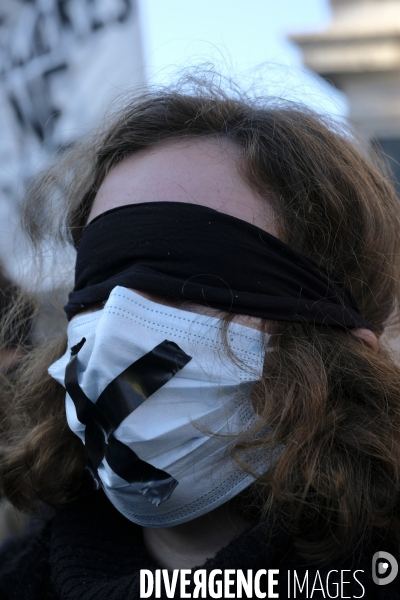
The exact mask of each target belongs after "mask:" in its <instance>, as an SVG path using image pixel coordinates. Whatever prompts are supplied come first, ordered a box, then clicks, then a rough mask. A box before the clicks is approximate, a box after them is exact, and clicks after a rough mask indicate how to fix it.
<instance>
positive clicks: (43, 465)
mask: <svg viewBox="0 0 400 600" xmlns="http://www.w3.org/2000/svg"><path fill="white" fill-rule="evenodd" d="M193 136H196V137H197V136H201V137H203V138H209V137H212V138H216V139H228V140H230V141H231V142H233V143H234V144H236V146H237V147H238V148H239V151H240V159H239V165H238V168H239V171H240V174H241V176H242V177H243V179H244V180H245V181H246V182H247V184H248V185H249V186H250V187H251V188H252V189H253V190H255V191H256V192H257V193H258V194H259V195H261V196H262V197H263V198H265V200H266V201H268V202H269V203H271V204H272V206H273V208H274V210H275V212H276V214H277V215H278V221H279V226H280V235H281V237H282V239H283V240H284V241H285V242H286V243H287V244H289V245H290V246H292V247H293V248H295V249H296V250H297V251H299V252H302V253H303V254H305V255H306V256H308V257H310V258H311V259H313V260H314V261H316V262H317V263H318V264H320V265H323V266H324V267H325V268H327V269H329V270H330V271H331V272H332V273H334V274H335V278H336V279H337V280H342V281H343V282H344V283H345V285H346V286H347V287H348V288H349V290H350V291H351V293H352V294H353V296H354V298H355V300H356V302H357V304H358V307H359V309H360V312H361V314H362V315H363V317H365V319H366V320H367V321H368V322H369V323H370V324H371V326H372V330H373V331H374V333H375V334H376V335H377V336H378V337H381V336H382V333H383V332H384V329H385V327H387V326H388V325H389V324H393V323H394V318H395V314H396V309H397V299H398V297H399V277H398V273H399V260H400V240H399V235H398V233H399V231H400V206H399V202H398V199H397V197H396V195H395V192H394V189H393V187H392V185H391V183H390V181H389V178H388V176H387V174H385V172H384V170H383V168H382V167H381V166H380V165H379V161H378V159H377V158H376V157H374V156H372V153H369V154H368V152H366V151H364V150H363V149H362V147H360V146H359V144H358V142H356V141H355V139H354V137H353V138H352V137H351V135H350V134H349V132H348V131H344V126H343V124H340V125H338V124H337V123H336V124H335V123H334V122H331V121H330V120H329V119H327V118H324V117H322V116H320V115H317V114H315V113H314V112H312V111H311V110H309V109H307V108H306V107H304V106H300V105H295V104H293V103H289V102H283V101H277V100H273V99H268V98H267V99H256V100H254V99H251V98H249V97H246V96H245V95H240V94H239V93H238V92H235V91H233V92H229V93H228V92H224V91H223V90H222V89H221V87H220V86H218V85H215V84H209V85H206V84H199V85H197V86H196V85H194V84H193V82H192V88H191V89H186V88H184V87H175V88H173V89H172V88H169V89H166V90H161V91H156V92H152V91H150V92H146V93H144V94H143V95H141V96H138V97H136V98H133V99H129V101H128V102H127V103H126V104H125V105H124V106H123V107H122V108H119V109H118V111H117V113H116V114H114V115H113V116H112V117H110V119H109V121H108V122H105V123H104V127H103V129H102V131H100V132H97V133H96V135H95V136H94V137H91V138H89V139H87V140H86V141H84V142H82V143H81V144H79V145H77V146H76V147H74V148H72V149H71V150H69V151H68V152H66V153H65V154H64V155H63V156H62V157H61V158H60V160H59V161H58V162H57V164H55V165H54V166H53V167H52V168H51V169H50V170H48V171H47V172H46V173H45V174H43V175H42V176H41V177H40V178H39V179H38V180H37V181H36V182H35V183H34V184H33V185H32V187H31V189H30V191H29V193H28V195H27V198H26V200H25V203H24V206H23V224H24V227H25V230H26V231H27V232H28V234H29V236H30V238H31V240H32V241H33V243H34V244H39V243H40V242H41V241H42V240H43V239H45V238H46V239H48V238H49V237H51V238H52V239H54V240H57V241H61V242H63V243H65V242H67V243H70V244H71V243H72V242H74V241H75V242H76V241H77V240H78V239H79V236H80V233H81V231H82V228H83V227H84V225H85V222H86V219H87V216H88V214H89V211H90V208H91V205H92V202H93V199H94V197H95V195H96V191H97V190H98V188H99V186H100V184H101V182H102V181H103V180H104V177H105V176H106V174H107V173H108V172H109V170H110V169H112V168H113V167H114V166H115V165H116V164H118V163H119V162H120V161H122V160H123V159H124V158H126V157H128V156H130V155H132V154H134V153H135V152H137V151H138V150H141V149H144V148H148V147H150V146H153V145H155V144H158V143H159V142H160V141H162V140H170V139H173V138H183V137H188V138H190V137H193ZM60 198H61V199H62V200H60ZM15 310H16V309H15ZM13 318H14V317H13ZM271 327H272V334H273V335H272V344H273V346H274V350H275V351H274V352H268V353H266V358H265V366H264V375H263V378H262V380H261V382H260V383H259V385H258V386H257V390H256V395H257V409H258V412H259V413H260V414H261V416H262V418H263V423H267V424H268V430H266V429H265V427H263V428H261V426H260V430H259V432H258V434H257V435H255V437H254V435H253V437H252V439H251V440H249V439H241V438H239V439H238V440H237V444H236V447H235V451H234V457H235V460H237V462H238V463H239V464H243V452H248V451H249V450H251V451H255V449H258V450H263V449H265V448H268V449H271V448H278V447H279V448H280V449H281V450H280V454H279V458H278V460H277V463H276V464H275V466H274V467H273V468H271V469H270V470H268V471H267V472H266V473H265V474H257V481H258V484H257V486H256V488H257V489H258V492H259V494H260V495H259V496H258V498H260V497H261V499H262V508H263V512H264V514H265V516H267V515H271V514H274V513H276V514H278V513H279V515H284V516H285V518H286V519H287V521H288V523H290V528H291V531H292V533H293V536H294V540H295V544H296V545H297V547H298V549H299V551H300V552H301V553H302V554H303V555H304V556H305V557H307V558H308V559H310V560H311V559H312V560H317V561H325V560H328V559H332V558H335V557H338V556H340V555H342V554H344V553H347V552H349V551H350V550H351V549H353V548H354V547H355V546H356V545H357V544H358V543H360V542H362V541H363V540H367V539H369V538H370V536H371V535H372V534H373V533H374V531H378V530H379V531H380V532H382V531H383V532H388V534H390V535H392V536H393V537H394V539H395V540H397V541H398V540H400V519H399V515H398V506H399V482H400V368H399V367H398V365H397V364H396V362H395V361H394V359H393V356H392V354H391V352H390V350H389V349H388V348H385V344H384V343H383V341H382V342H381V344H380V349H379V351H378V352H374V351H373V350H372V349H371V348H370V347H368V345H366V344H364V343H363V342H362V341H360V340H359V339H357V338H356V337H355V336H354V335H352V334H351V332H350V331H348V330H346V329H344V328H340V327H328V326H323V325H312V324H295V323H283V322H274V323H272V324H271V323H270V322H269V323H268V331H269V332H270V333H271ZM4 335H7V334H6V333H5V334H4ZM65 348H66V341H65V332H62V336H61V335H60V339H59V340H56V341H55V342H46V344H41V345H39V346H38V347H37V348H35V349H31V350H30V352H29V353H28V356H27V357H26V358H25V359H24V361H23V364H22V365H21V366H20V368H19V370H18V372H17V374H16V376H15V380H14V382H13V385H12V386H11V387H9V388H7V389H10V390H11V391H10V397H9V398H8V406H9V407H10V409H9V410H8V411H7V415H6V416H5V418H4V422H5V424H6V428H7V440H6V443H5V444H4V446H3V451H2V459H1V464H0V481H1V485H2V492H3V494H4V495H6V496H7V497H8V498H9V499H10V500H11V501H12V502H13V503H14V504H15V505H16V506H18V507H20V508H22V509H25V510H27V509H33V508H34V507H35V505H36V503H37V501H38V500H42V501H44V502H46V503H48V504H51V505H55V506H56V505H60V504H63V503H65V502H67V501H69V500H70V499H71V498H72V497H73V496H74V494H75V493H76V489H77V488H78V487H79V484H80V481H81V480H82V473H83V470H84V465H85V462H86V456H85V449H84V446H83V445H82V444H81V442H80V441H79V440H78V438H77V437H75V436H74V435H73V434H72V433H71V431H70V430H69V429H68V427H67V424H66V418H65V408H64V397H65V391H64V389H63V388H62V387H61V386H60V385H59V384H57V383H56V382H55V381H54V380H52V379H51V378H50V376H49V375H48V374H47V368H48V366H49V364H50V363H51V362H53V361H54V360H56V359H57V358H58V357H59V356H60V355H61V354H62V353H63V352H64V351H65ZM315 523H318V535H314V534H313V531H312V529H313V527H312V526H313V524H315Z"/></svg>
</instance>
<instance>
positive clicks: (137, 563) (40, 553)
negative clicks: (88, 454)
mask: <svg viewBox="0 0 400 600" xmlns="http://www.w3.org/2000/svg"><path fill="white" fill-rule="evenodd" d="M376 550H386V551H388V547H387V546H386V547H380V548H374V549H373V550H371V551H369V552H366V551H365V552H358V553H357V556H356V555H353V556H352V558H349V559H347V560H344V561H342V562H339V561H336V563H335V565H332V564H331V565H326V566H324V567H315V566H312V565H305V564H304V563H303V562H302V561H301V560H300V558H299V557H298V556H297V554H296V552H295V550H294V548H293V546H292V544H291V541H290V537H289V536H288V535H287V534H286V533H285V532H284V531H283V530H279V529H277V530H276V531H275V533H274V535H273V537H272V538H270V539H269V541H268V542H266V536H265V533H264V534H263V533H262V531H261V529H260V528H254V529H251V530H249V531H247V532H245V533H244V534H242V535H241V536H239V537H237V538H236V539H234V540H233V541H232V542H231V543H230V544H228V546H226V547H225V548H223V549H222V550H221V551H220V552H219V553H218V554H217V555H216V556H215V557H214V558H211V559H209V560H207V561H206V562H205V564H204V565H202V566H201V568H203V569H206V570H207V571H208V572H209V571H211V570H213V569H221V570H224V569H242V570H243V571H244V572H245V573H246V572H247V569H253V572H255V571H257V570H259V569H279V577H278V581H279V585H278V588H274V591H275V592H276V591H279V598H284V599H287V598H289V597H290V598H292V597H296V598H329V597H336V598H341V597H343V598H344V597H349V598H360V597H362V598H368V599H371V600H373V599H375V598H376V599H379V600H388V599H390V600H400V574H399V575H398V577H397V578H396V580H395V581H394V582H393V583H392V584H389V585H385V586H383V585H379V586H378V585H376V584H374V583H373V582H372V579H371V559H372V555H373V553H374V552H375V551H376ZM392 551H393V549H392ZM397 558H398V559H399V557H398V556H397ZM399 562H400V561H399ZM157 568H159V566H158V565H157V564H156V563H155V562H154V560H153V559H152V558H150V556H149V555H148V554H147V552H146V550H145V547H144V545H143V541H142V537H141V529H140V527H137V526H136V525H134V524H132V523H130V522H129V521H127V520H126V519H125V518H124V517H122V516H121V515H120V514H119V513H118V512H117V511H116V510H115V509H114V508H113V506H112V505H111V504H110V503H109V502H108V500H107V499H106V498H105V497H103V494H102V493H101V492H97V493H96V494H95V495H94V494H89V495H86V496H84V497H81V498H80V499H79V500H78V501H76V502H74V503H71V504H70V505H68V506H66V507H65V508H63V509H62V510H58V511H57V512H56V514H55V516H54V517H53V518H52V519H51V520H50V521H48V522H47V523H46V524H45V526H44V527H43V528H42V530H41V531H40V532H39V533H36V534H33V535H30V536H28V537H25V538H24V539H15V540H10V541H8V542H7V543H6V544H4V545H3V547H2V548H0V600H136V599H138V598H140V584H139V572H140V569H150V570H152V571H155V569H157ZM332 569H334V570H337V571H338V572H339V573H337V572H336V571H335V572H334V573H332V574H331V575H330V581H331V588H330V590H329V591H330V596H329V595H328V593H327V591H326V585H325V584H326V581H327V575H328V573H329V571H331V570H332ZM345 569H348V570H349V571H345V572H344V575H343V576H342V579H344V581H350V583H345V584H344V587H343V592H341V591H340V587H339V588H337V587H334V586H333V583H334V582H335V581H339V582H340V571H341V570H345ZM356 569H360V571H359V572H358V573H357V579H358V581H359V582H360V583H357V582H356V581H355V579H354V578H353V577H352V573H353V572H354V571H355V570H356ZM294 570H296V573H297V576H298V578H299V580H300V581H303V579H304V574H305V570H308V582H309V583H308V592H306V589H305V588H304V589H303V592H300V591H299V589H297V592H296V596H294V595H293V591H292V592H291V594H290V595H289V593H288V583H287V578H288V572H289V577H290V576H293V571H294ZM317 571H318V573H317ZM362 571H364V572H362ZM264 579H265V578H264ZM328 579H329V578H328ZM319 581H321V582H322V585H323V590H321V584H320V583H319ZM361 584H362V585H361ZM313 585H314V588H315V589H314V592H313V593H312V587H313ZM363 588H364V590H365V591H363ZM190 589H193V587H192V588H191V587H190V586H189V587H188V588H187V589H186V591H187V592H188V593H190ZM234 589H235V587H233V588H231V591H232V590H234ZM338 589H339V595H335V594H337V593H338V592H337V590H338ZM161 591H162V594H161V598H167V596H166V594H165V591H164V588H163V587H162V588H161ZM310 594H312V595H310ZM152 597H155V595H153V596H152ZM174 597H175V598H180V592H179V586H177V591H176V594H175V596H174ZM208 597H210V596H207V598H208ZM267 597H268V596H267Z"/></svg>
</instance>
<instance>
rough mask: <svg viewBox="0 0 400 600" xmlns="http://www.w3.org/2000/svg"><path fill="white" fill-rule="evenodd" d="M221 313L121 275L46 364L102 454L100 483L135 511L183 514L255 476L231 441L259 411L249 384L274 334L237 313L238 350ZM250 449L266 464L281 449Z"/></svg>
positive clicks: (158, 519)
mask: <svg viewBox="0 0 400 600" xmlns="http://www.w3.org/2000/svg"><path fill="white" fill-rule="evenodd" d="M224 325H225V324H224V322H223V321H221V320H220V319H217V318H214V317H209V316H206V315H201V314H197V313H192V312H187V311H185V310H180V309H175V308H170V307H167V306H163V305H160V304H158V303H155V302H152V301H150V300H148V299H146V298H144V297H142V296H141V295H139V294H137V293H135V292H133V291H131V290H128V289H126V288H123V287H115V288H114V289H113V290H112V292H111V294H110V296H109V299H108V301H107V302H106V304H105V306H104V309H102V310H100V311H96V312H93V313H89V314H85V315H81V316H77V317H75V318H74V319H73V320H72V321H71V322H70V324H69V327H68V350H67V352H66V353H65V355H64V356H63V357H61V358H60V359H59V360H58V361H56V362H55V363H53V364H52V365H51V367H50V368H49V373H50V375H51V376H52V377H54V379H56V380H57V381H58V382H59V383H60V384H62V385H63V386H64V387H67V389H68V390H69V392H70V393H67V394H66V413H67V420H68V425H69V427H70V428H71V430H72V431H73V432H74V433H75V434H76V435H77V436H78V437H80V439H81V440H82V442H83V443H86V447H87V449H88V454H89V457H91V456H94V459H93V461H92V470H93V469H94V470H95V476H96V477H97V479H98V481H99V482H100V484H101V487H102V488H103V489H104V492H105V493H106V495H107V496H108V498H109V500H110V501H111V502H112V504H113V505H114V506H115V507H116V508H117V509H118V510H119V511H120V512H121V513H122V514H123V515H124V516H125V517H126V518H128V519H129V520H131V521H133V522H134V523H137V524H139V525H143V526H149V527H167V526H172V525H178V524H180V523H184V522H186V521H189V520H191V519H194V518H196V517H198V516H201V515H203V514H205V513H207V512H209V511H211V510H213V509H214V508H216V507H218V506H219V505H221V504H223V503H224V502H227V501H228V500H230V499H231V498H233V497H234V496H236V495H237V494H238V493H239V492H241V491H242V490H244V489H245V488H246V487H248V486H249V485H250V484H251V483H252V482H253V481H254V477H253V476H252V475H249V474H247V473H246V472H245V471H243V470H242V469H240V468H239V467H238V466H237V465H236V464H235V463H234V462H233V460H232V458H231V454H230V452H231V449H232V446H233V444H234V443H235V435H237V434H238V433H241V432H243V431H246V430H248V429H250V428H251V427H252V425H254V423H255V422H256V420H257V419H258V417H257V415H256V414H255V412H254V408H253V406H252V403H251V391H252V388H253V385H254V382H256V381H258V380H259V379H260V378H261V374H262V366H263V357H264V352H265V344H266V340H265V336H264V339H262V334H261V333H260V332H259V331H258V330H256V329H252V328H249V327H245V326H243V325H240V324H238V323H230V324H229V328H228V332H227V341H228V343H229V348H230V350H231V351H232V353H233V355H234V358H233V359H232V357H231V356H229V354H228V352H227V350H226V348H225V346H224V344H223V336H222V331H223V328H224ZM71 349H72V353H71ZM71 373H72V375H71ZM73 377H75V379H76V380H75V381H74V382H73V385H72V384H71V381H70V380H71V378H72V379H73ZM66 382H67V383H66ZM68 382H69V383H70V387H68ZM88 434H90V435H88ZM100 438H101V439H100ZM99 448H100V449H101V448H104V451H103V452H101V451H100V450H99ZM99 452H100V454H99ZM243 460H245V461H247V464H248V465H249V467H251V469H253V470H255V471H259V472H265V471H266V470H267V469H268V467H269V466H270V465H271V463H272V461H273V456H272V455H271V456H269V457H265V456H263V457H260V456H256V455H245V456H243ZM93 463H94V464H93ZM160 490H162V491H161V492H160Z"/></svg>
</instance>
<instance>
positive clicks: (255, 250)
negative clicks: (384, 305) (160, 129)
mask: <svg viewBox="0 0 400 600" xmlns="http://www.w3.org/2000/svg"><path fill="white" fill-rule="evenodd" d="M116 285H122V286H124V287H131V288H136V289H138V290H141V291H146V292H152V293H155V294H160V295H163V296H174V297H179V298H183V299H187V300H192V301H194V302H200V303H202V304H206V305H208V306H210V307H213V308H217V309H221V310H224V311H229V312H232V313H239V314H245V315H252V316H256V317H262V318H265V319H275V320H278V321H295V322H298V323H304V322H308V323H315V324H326V325H340V326H344V327H367V328H369V327H370V326H369V325H368V323H367V322H366V321H365V320H364V318H363V317H362V316H361V315H360V313H359V311H358V309H357V306H356V304H355V302H354V300H353V298H352V297H351V294H350V292H349V291H348V290H347V289H346V288H345V287H344V285H342V284H341V283H340V282H336V281H335V282H334V281H333V280H332V278H331V277H330V276H329V274H328V273H327V272H326V271H325V270H324V269H323V268H321V267H319V266H318V265H317V264H316V263H314V262H313V261H312V260H310V259H308V258H307V257H306V256H304V255H302V254H300V253H299V252H296V251H295V250H293V249H292V248H290V247H289V246H288V245H287V244H285V243H283V242H282V241H281V240H279V239H277V238H276V237H274V236H272V235H271V234H269V233H267V232H265V231H263V230H262V229H259V228H258V227H256V226H254V225H251V224H250V223H247V222H246V221H242V220H240V219H237V218H235V217H231V216H229V215H225V214H223V213H220V212H218V211H216V210H213V209H211V208H207V207H205V206H199V205H197V204H185V203H182V202H145V203H140V204H129V205H126V206H121V207H118V208H114V209H112V210H109V211H107V212H105V213H103V214H101V215H99V216H98V217H96V218H95V219H94V220H93V221H92V222H91V223H90V224H89V225H88V226H87V227H86V228H85V229H84V231H83V234H82V238H81V240H80V243H79V246H78V256H77V261H76V277H75V288H74V290H73V292H71V293H70V295H69V301H68V304H67V305H66V306H65V312H66V314H67V317H68V319H71V318H72V317H73V316H74V315H76V314H77V313H78V312H79V311H80V310H82V309H84V308H85V307H87V306H88V305H90V304H93V303H97V302H102V301H105V300H106V299H107V298H108V295H109V294H110V292H111V290H112V289H113V288H114V287H115V286H116Z"/></svg>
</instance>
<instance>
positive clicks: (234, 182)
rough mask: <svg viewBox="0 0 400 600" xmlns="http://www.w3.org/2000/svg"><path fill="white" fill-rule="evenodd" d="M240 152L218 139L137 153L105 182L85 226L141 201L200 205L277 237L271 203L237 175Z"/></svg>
mask: <svg viewBox="0 0 400 600" xmlns="http://www.w3.org/2000/svg"><path fill="white" fill-rule="evenodd" d="M239 162H240V151H239V149H238V148H237V147H236V146H235V145H234V144H233V143H231V142H229V141H227V140H217V139H207V140H205V139H192V138H191V139H179V140H172V141H168V142H162V143H159V144H157V145H156V146H154V147H152V148H149V149H146V150H141V151H139V152H137V153H135V154H133V155H132V156H130V157H128V158H126V159H124V160H123V161H122V162H120V163H119V164H118V165H116V166H115V167H114V168H113V169H112V170H111V171H110V172H109V173H108V174H107V176H106V177H105V179H104V181H103V182H102V184H101V186H100V188H99V190H98V192H97V195H96V198H95V200H94V203H93V206H92V209H91V212H90V215H89V219H88V222H90V221H91V220H92V219H94V218H95V217H96V216H98V215H99V214H101V213H103V212H105V211H107V210H110V209H112V208H117V207H118V206H124V205H126V204H137V203H140V202H152V201H163V202H171V201H172V202H186V203H190V204H201V205H203V206H208V207H209V208H213V209H214V210H218V211H220V212H222V213H225V214H229V215H232V216H234V217H237V218H239V219H242V220H244V221H248V222H249V223H252V224H254V225H257V226H258V227H261V228H263V229H266V230H267V231H269V232H270V233H272V234H273V235H277V227H276V226H275V223H274V215H273V212H272V208H271V206H270V204H269V203H268V202H267V201H266V200H265V199H264V198H262V197H261V196H259V195H258V194H257V193H256V192H254V191H253V190H252V189H251V188H250V187H249V186H248V185H247V183H246V182H245V181H244V180H243V179H242V177H241V176H240V174H239V171H238V164H239Z"/></svg>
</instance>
